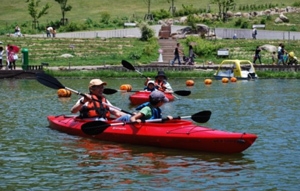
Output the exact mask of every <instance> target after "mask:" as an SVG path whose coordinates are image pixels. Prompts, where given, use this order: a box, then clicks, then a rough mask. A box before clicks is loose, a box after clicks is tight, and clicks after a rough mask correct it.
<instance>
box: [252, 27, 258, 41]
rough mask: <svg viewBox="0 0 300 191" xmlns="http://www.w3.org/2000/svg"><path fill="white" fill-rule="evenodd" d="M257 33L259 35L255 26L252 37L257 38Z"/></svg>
mask: <svg viewBox="0 0 300 191" xmlns="http://www.w3.org/2000/svg"><path fill="white" fill-rule="evenodd" d="M256 35H257V30H256V28H255V27H253V30H252V38H253V39H256Z"/></svg>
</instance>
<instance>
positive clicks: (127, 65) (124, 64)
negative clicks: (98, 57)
mask: <svg viewBox="0 0 300 191" xmlns="http://www.w3.org/2000/svg"><path fill="white" fill-rule="evenodd" d="M122 65H123V66H124V68H127V69H128V70H131V71H136V72H137V73H139V74H141V75H142V76H143V77H145V78H148V77H147V76H145V75H144V74H143V73H142V72H140V71H138V70H137V69H135V68H134V66H133V65H132V64H130V63H129V62H127V61H126V60H122Z"/></svg>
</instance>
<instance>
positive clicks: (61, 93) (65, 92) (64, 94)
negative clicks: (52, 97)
mask: <svg viewBox="0 0 300 191" xmlns="http://www.w3.org/2000/svg"><path fill="white" fill-rule="evenodd" d="M57 95H58V97H71V95H72V93H71V91H70V90H66V89H63V88H61V89H58V90H57Z"/></svg>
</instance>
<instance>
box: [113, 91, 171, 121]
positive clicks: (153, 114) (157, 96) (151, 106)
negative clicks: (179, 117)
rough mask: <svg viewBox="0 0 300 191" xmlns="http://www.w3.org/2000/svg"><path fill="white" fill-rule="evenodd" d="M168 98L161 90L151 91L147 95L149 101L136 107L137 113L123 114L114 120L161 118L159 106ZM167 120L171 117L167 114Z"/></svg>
mask: <svg viewBox="0 0 300 191" xmlns="http://www.w3.org/2000/svg"><path fill="white" fill-rule="evenodd" d="M168 101H169V99H168V98H166V96H165V94H164V93H163V92H161V91H153V92H151V94H150V95H149V102H146V103H144V104H142V105H140V106H138V107H137V108H136V110H138V111H139V112H138V113H135V114H134V115H133V116H131V115H123V116H122V117H120V118H118V119H116V120H115V121H123V122H137V123H141V122H142V121H144V120H148V119H161V118H162V113H161V109H160V106H162V105H163V104H164V103H166V102H168ZM167 118H168V119H169V120H171V119H173V117H172V116H167Z"/></svg>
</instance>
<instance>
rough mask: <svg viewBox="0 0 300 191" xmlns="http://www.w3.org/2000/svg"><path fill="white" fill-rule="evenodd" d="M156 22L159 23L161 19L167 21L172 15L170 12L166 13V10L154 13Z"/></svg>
mask: <svg viewBox="0 0 300 191" xmlns="http://www.w3.org/2000/svg"><path fill="white" fill-rule="evenodd" d="M152 14H153V17H154V20H156V21H158V20H160V19H166V18H170V17H171V14H170V12H169V11H166V10H165V9H160V10H159V11H154V12H153V13H152Z"/></svg>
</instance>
